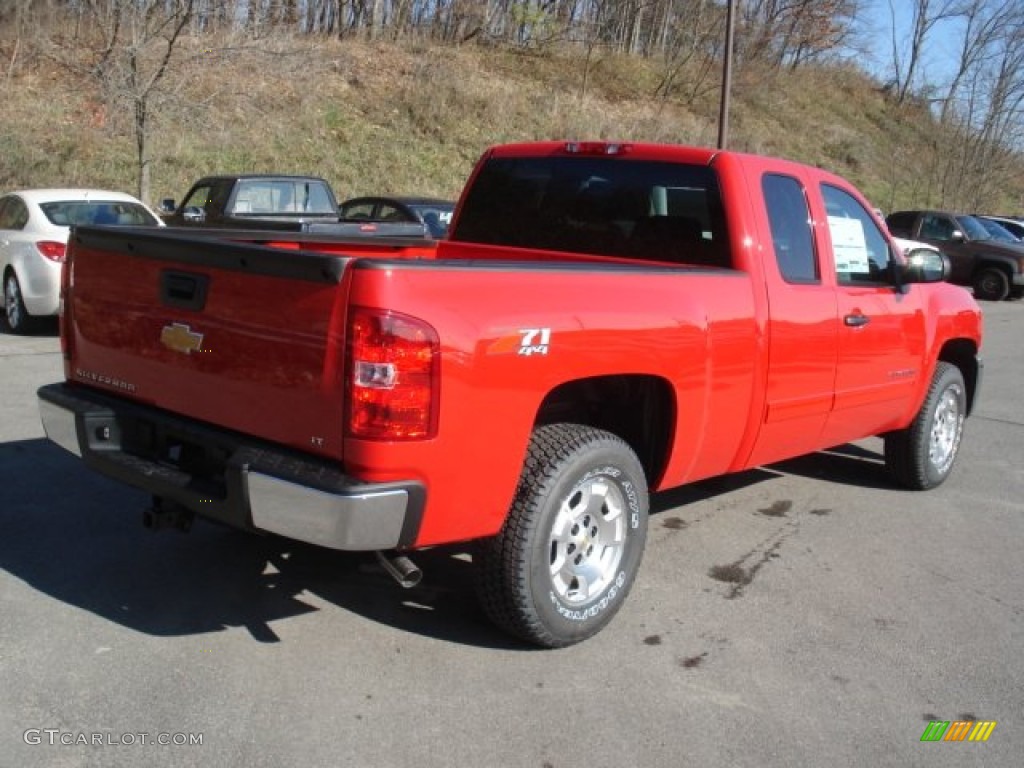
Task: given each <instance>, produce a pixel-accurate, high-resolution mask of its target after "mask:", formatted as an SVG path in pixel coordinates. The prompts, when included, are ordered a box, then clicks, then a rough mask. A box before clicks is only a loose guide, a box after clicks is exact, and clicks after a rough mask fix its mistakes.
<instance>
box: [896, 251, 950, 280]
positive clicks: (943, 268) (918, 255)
mask: <svg viewBox="0 0 1024 768" xmlns="http://www.w3.org/2000/svg"><path fill="white" fill-rule="evenodd" d="M949 272H950V265H949V258H948V257H947V256H946V255H945V254H944V253H941V252H939V251H933V250H932V249H931V248H913V249H911V250H909V251H907V253H906V263H905V264H904V265H903V282H905V283H940V282H942V281H943V280H945V279H946V278H948V277H949Z"/></svg>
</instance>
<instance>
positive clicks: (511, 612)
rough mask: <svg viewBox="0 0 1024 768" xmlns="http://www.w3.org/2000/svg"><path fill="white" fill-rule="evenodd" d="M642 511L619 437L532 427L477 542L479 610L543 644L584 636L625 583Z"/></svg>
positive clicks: (606, 616) (639, 475)
mask: <svg viewBox="0 0 1024 768" xmlns="http://www.w3.org/2000/svg"><path fill="white" fill-rule="evenodd" d="M647 513H648V495H647V483H646V479H645V477H644V472H643V468H642V467H641V466H640V462H639V461H638V460H637V458H636V455H635V454H634V453H633V451H632V450H631V449H630V447H629V446H628V445H626V443H625V442H623V441H622V440H620V439H619V438H618V437H616V436H615V435H612V434H609V433H608V432H603V431H601V430H598V429H593V428H591V427H586V426H581V425H577V424H553V425H548V426H544V427H540V428H538V429H537V430H536V431H535V432H534V433H533V436H532V438H531V440H530V447H529V451H528V453H527V456H526V463H525V465H524V467H523V472H522V475H521V476H520V479H519V485H518V487H517V488H516V495H515V498H514V500H513V502H512V506H511V509H510V510H509V514H508V517H507V518H506V520H505V525H504V526H503V527H502V529H501V531H500V532H499V533H498V535H497V536H495V537H493V538H490V539H487V540H485V541H482V542H480V546H479V548H478V551H477V555H476V559H477V592H478V594H479V597H480V602H481V605H482V606H483V609H484V611H485V612H486V613H487V615H488V616H489V617H490V618H491V620H492V621H493V622H494V623H495V624H497V625H498V626H499V627H501V628H502V629H504V630H506V631H507V632H510V633H511V634H513V635H515V636H517V637H520V638H522V639H524V640H527V641H529V642H531V643H534V644H536V645H540V646H543V647H546V648H560V647H564V646H567V645H572V644H573V643H578V642H580V641H582V640H586V639H587V638H588V637H592V636H593V635H595V634H596V633H597V632H599V631H601V629H603V628H604V627H605V626H606V625H607V624H608V623H609V622H610V621H611V620H612V618H613V617H614V615H615V613H616V612H617V611H618V610H619V608H620V607H621V606H622V603H623V601H624V600H625V599H626V595H627V594H628V593H629V590H630V588H631V587H632V586H633V582H634V581H635V579H636V575H637V571H638V570H639V569H640V561H641V559H642V557H643V551H644V545H645V543H646V540H647ZM587 576H590V577H591V578H590V580H589V581H588V580H587V578H586V577H587Z"/></svg>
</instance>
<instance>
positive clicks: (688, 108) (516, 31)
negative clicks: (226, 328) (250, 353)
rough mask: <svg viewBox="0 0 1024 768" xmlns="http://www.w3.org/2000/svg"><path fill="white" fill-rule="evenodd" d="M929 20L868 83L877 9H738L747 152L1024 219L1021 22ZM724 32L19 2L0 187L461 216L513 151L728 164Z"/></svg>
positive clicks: (915, 201)
mask: <svg viewBox="0 0 1024 768" xmlns="http://www.w3.org/2000/svg"><path fill="white" fill-rule="evenodd" d="M911 4H912V5H913V8H914V11H915V13H914V15H913V18H912V25H911V26H910V27H908V29H907V30H901V31H900V33H899V34H898V35H897V34H893V35H892V40H891V41H888V45H883V46H881V48H882V49H883V50H884V49H885V48H886V47H891V54H890V57H889V58H890V61H889V62H888V64H886V65H884V66H882V67H881V70H879V65H878V64H877V63H876V64H875V65H874V66H873V67H872V71H873V72H874V74H869V72H868V67H867V59H866V58H864V50H865V49H866V48H865V45H864V41H865V40H866V36H867V35H869V34H871V33H872V29H873V27H872V20H871V19H870V18H866V16H865V11H866V8H867V5H866V4H865V3H862V2H858V0H788V1H784V0H736V10H735V25H736V27H735V28H736V35H735V41H736V42H735V60H734V61H735V63H734V85H733V108H732V112H731V121H730V140H729V145H730V148H733V149H740V150H744V151H753V152H762V153H768V154H776V155H781V156H785V157H789V158H792V159H796V160H800V161H804V162H809V163H814V164H819V165H822V166H825V167H828V168H829V169H831V170H834V171H836V172H838V173H840V174H842V175H845V176H847V177H848V178H850V179H851V180H852V181H854V182H855V183H857V184H858V185H859V186H861V187H862V189H864V191H865V192H866V193H867V194H869V195H870V196H871V197H872V199H873V200H874V201H875V202H876V204H877V205H879V206H880V207H882V208H884V209H886V210H890V209H893V208H898V207H908V206H923V205H934V206H940V207H951V208H957V209H963V210H982V209H984V210H987V211H991V212H1004V213H1018V214H1019V213H1024V159H1022V155H1021V152H1020V150H1021V148H1022V147H1024V119H1022V118H1024V5H1022V4H1020V3H1019V2H1010V0H913V2H912V3H911ZM874 6H875V10H876V11H877V8H878V6H879V4H878V3H875V4H874ZM884 6H885V3H884V1H883V3H882V4H881V7H883V8H884ZM942 24H945V25H947V27H946V29H947V32H946V33H945V36H944V38H943V48H942V52H943V55H944V56H946V57H947V59H948V60H949V67H947V69H946V70H944V72H945V74H944V75H943V76H942V77H941V78H937V77H936V76H935V75H929V71H934V57H935V54H936V51H935V50H933V49H931V48H930V46H931V44H932V43H933V41H934V40H935V34H936V30H937V29H939V27H940V25H942ZM950 25H953V26H950ZM724 29H725V4H724V3H723V2H714V1H712V0H550V1H549V2H545V1H543V0H540V1H538V0H7V2H6V3H4V4H0V57H2V59H0V61H2V62H3V63H4V64H5V69H4V71H3V77H2V79H0V90H2V94H3V103H4V119H3V121H2V122H0V186H2V187H3V188H5V189H7V188H12V187H23V186H44V185H62V186H63V185H72V184H79V185H95V186H108V187H116V188H120V189H125V190H128V191H133V192H136V193H141V196H142V197H144V198H145V199H147V200H149V201H154V200H156V199H158V198H160V197H164V196H180V195H181V194H182V193H183V192H184V189H185V187H186V186H187V185H188V183H189V182H190V181H191V180H192V179H193V178H195V177H196V176H199V175H201V174H204V173H209V172H216V171H225V172H231V171H280V172H284V171H292V172H312V173H319V174H321V175H324V176H326V177H327V178H328V179H329V180H330V181H331V182H332V184H334V185H335V186H336V187H337V189H338V192H339V194H340V195H341V196H343V197H344V196H349V195H353V194H359V193H367V192H378V191H391V192H403V193H424V194H440V195H445V196H449V197H452V196H455V195H456V194H457V193H458V190H459V189H460V188H461V185H462V182H463V181H464V179H465V176H466V174H467V173H468V171H469V169H470V167H471V165H472V162H473V160H475V158H476V157H477V156H478V155H479V153H480V151H482V150H483V149H484V148H485V147H486V146H487V145H489V144H492V143H495V142H500V141H510V140H523V139H534V138H566V139H582V138H616V139H632V140H653V141H666V142H678V143H694V144H701V145H713V144H714V143H715V140H716V132H717V115H718V103H719V87H720V82H721V66H722V56H723V42H724ZM949 29H953V30H954V31H955V34H954V35H953V37H950V34H951V33H950V32H949V31H948V30H949ZM876 33H877V30H876ZM950 39H955V40H957V41H958V49H957V50H949V49H948V48H949V42H948V41H949V40H950ZM876 43H877V41H876ZM878 47H879V46H878V45H875V46H873V48H874V49H875V50H877V49H878ZM929 63H931V64H932V65H933V66H932V68H931V70H930V69H929V66H928V65H929ZM879 71H881V72H882V74H881V75H880V74H879ZM929 77H931V79H929Z"/></svg>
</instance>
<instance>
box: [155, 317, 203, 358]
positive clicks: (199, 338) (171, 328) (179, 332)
mask: <svg viewBox="0 0 1024 768" xmlns="http://www.w3.org/2000/svg"><path fill="white" fill-rule="evenodd" d="M160 343H161V344H163V345H164V346H165V347H167V348H168V349H173V350H174V351H175V352H181V353H182V354H185V355H191V354H192V353H193V352H198V351H199V350H200V349H202V346H203V334H201V333H195V332H194V331H193V330H192V329H191V328H189V327H188V326H187V325H185V324H184V323H171V324H170V325H165V326H164V327H163V329H161V331H160Z"/></svg>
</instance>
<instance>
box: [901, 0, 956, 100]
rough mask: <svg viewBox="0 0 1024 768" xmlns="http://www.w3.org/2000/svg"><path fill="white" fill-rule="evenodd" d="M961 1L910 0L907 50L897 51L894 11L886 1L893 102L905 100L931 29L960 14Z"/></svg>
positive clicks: (913, 81)
mask: <svg viewBox="0 0 1024 768" xmlns="http://www.w3.org/2000/svg"><path fill="white" fill-rule="evenodd" d="M961 4H962V0H913V18H912V23H911V32H910V40H909V43H908V45H909V49H908V50H907V51H906V52H905V53H904V51H903V50H901V47H902V43H901V39H902V38H901V35H900V31H899V30H898V29H897V24H896V9H895V7H894V6H893V0H889V15H890V18H891V20H892V63H893V69H894V72H895V81H896V102H897V103H898V104H902V103H903V102H905V101H906V99H907V96H908V95H909V94H910V91H911V89H912V88H913V87H914V83H915V80H916V79H917V74H918V70H919V68H920V67H921V57H922V56H923V53H924V49H925V43H926V42H927V40H928V37H929V35H931V33H932V32H933V31H934V29H935V26H936V25H937V24H938V23H939V22H941V21H945V20H947V19H951V18H954V17H956V16H958V15H960V14H961V13H962V9H961Z"/></svg>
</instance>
